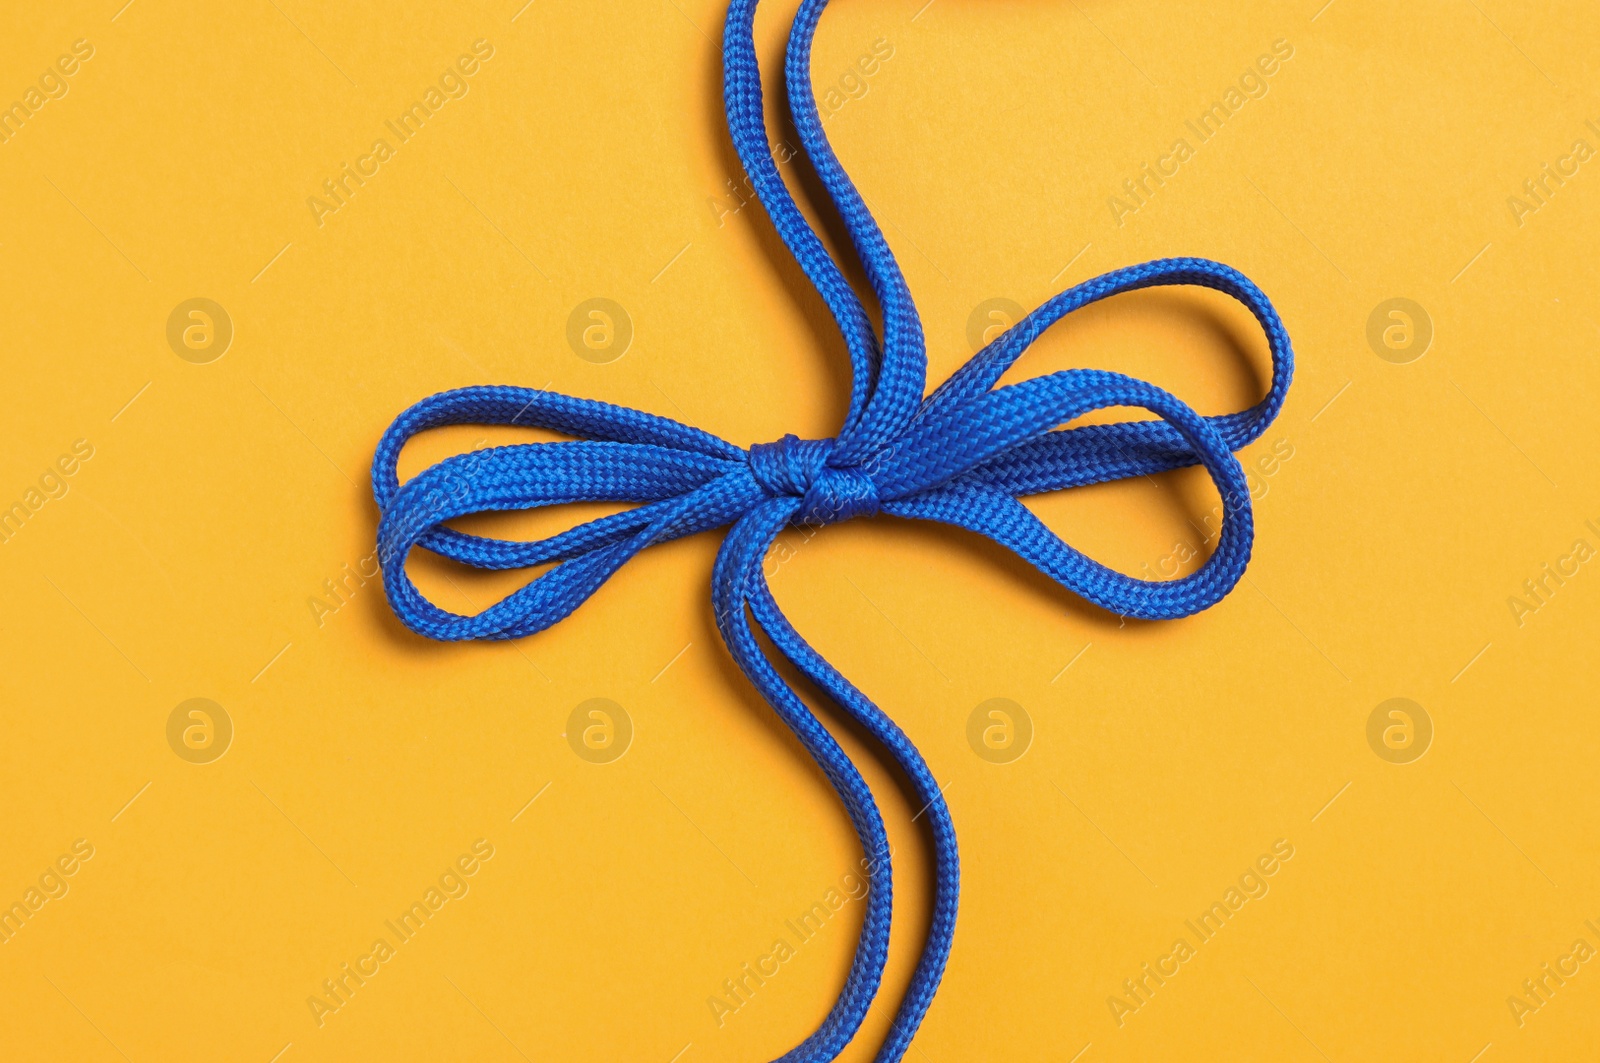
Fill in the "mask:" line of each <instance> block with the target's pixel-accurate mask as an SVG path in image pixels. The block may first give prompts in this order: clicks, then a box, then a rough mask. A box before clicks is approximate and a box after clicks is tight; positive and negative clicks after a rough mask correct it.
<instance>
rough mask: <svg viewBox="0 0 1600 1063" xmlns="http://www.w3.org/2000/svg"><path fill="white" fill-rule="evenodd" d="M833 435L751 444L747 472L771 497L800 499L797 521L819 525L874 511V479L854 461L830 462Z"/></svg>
mask: <svg viewBox="0 0 1600 1063" xmlns="http://www.w3.org/2000/svg"><path fill="white" fill-rule="evenodd" d="M833 452H834V440H831V439H800V438H798V437H797V436H794V435H786V436H784V437H783V438H782V439H780V440H778V441H777V442H776V443H757V444H756V445H755V446H753V447H751V448H750V475H751V476H752V477H754V478H755V481H756V483H757V484H759V485H761V489H762V490H763V491H765V492H766V493H767V495H768V496H769V497H772V498H780V497H784V496H790V497H796V498H799V499H800V509H799V512H797V513H796V514H795V516H794V521H795V522H796V523H798V524H810V525H813V526H818V527H820V526H822V525H824V524H837V523H839V522H840V521H846V520H849V519H850V518H852V517H870V516H872V515H873V514H875V513H877V512H878V509H879V505H880V503H879V499H878V485H877V484H876V483H874V482H873V479H872V476H871V475H870V474H869V473H868V472H867V471H866V470H865V469H863V468H861V467H860V466H858V465H851V466H844V467H839V466H835V465H831V464H829V459H830V458H831V457H832V456H833Z"/></svg>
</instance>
